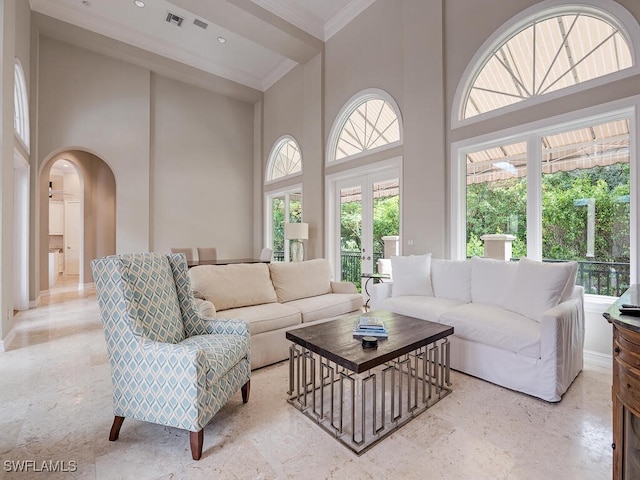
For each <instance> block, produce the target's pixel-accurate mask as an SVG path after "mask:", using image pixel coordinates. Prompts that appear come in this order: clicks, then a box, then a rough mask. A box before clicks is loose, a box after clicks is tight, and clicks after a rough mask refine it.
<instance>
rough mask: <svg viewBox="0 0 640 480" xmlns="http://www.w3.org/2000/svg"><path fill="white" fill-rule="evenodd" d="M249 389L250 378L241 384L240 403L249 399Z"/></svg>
mask: <svg viewBox="0 0 640 480" xmlns="http://www.w3.org/2000/svg"><path fill="white" fill-rule="evenodd" d="M250 391H251V380H248V381H247V383H245V384H244V385H243V386H242V403H247V402H248V401H249V393H250Z"/></svg>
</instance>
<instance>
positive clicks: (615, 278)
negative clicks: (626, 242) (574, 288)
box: [544, 260, 631, 297]
mask: <svg viewBox="0 0 640 480" xmlns="http://www.w3.org/2000/svg"><path fill="white" fill-rule="evenodd" d="M544 261H545V262H547V261H549V262H554V261H557V260H544ZM630 273H631V265H630V264H629V263H620V262H589V261H584V260H578V273H577V274H576V285H582V286H583V287H584V293H590V294H593V295H609V296H611V297H619V296H620V295H622V294H623V293H624V291H625V290H626V289H627V288H629V285H630V280H631V275H630Z"/></svg>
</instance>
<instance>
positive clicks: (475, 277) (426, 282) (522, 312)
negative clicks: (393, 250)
mask: <svg viewBox="0 0 640 480" xmlns="http://www.w3.org/2000/svg"><path fill="white" fill-rule="evenodd" d="M391 263H392V271H393V282H386V283H378V284H376V285H373V286H372V288H370V290H369V293H370V295H371V306H372V308H373V309H379V310H389V311H392V312H396V313H400V314H404V315H409V316H412V317H417V318H421V319H424V320H430V321H433V322H438V323H443V324H446V325H450V326H453V327H454V334H453V335H452V336H451V337H450V341H451V367H452V368H453V369H455V370H459V371H461V372H464V373H467V374H470V375H473V376H476V377H479V378H482V379H484V380H487V381H489V382H493V383H495V384H497V385H501V386H504V387H507V388H510V389H513V390H517V391H519V392H524V393H526V394H529V395H533V396H535V397H538V398H541V399H543V400H546V401H549V402H557V401H559V400H560V399H561V397H562V395H563V394H564V392H565V391H566V390H567V389H568V388H569V385H571V382H573V380H574V379H575V378H576V376H577V375H578V373H580V371H581V370H582V367H583V345H584V292H583V288H582V287H580V286H576V285H575V277H576V270H577V263H576V262H562V263H546V262H544V263H543V262H535V261H532V260H529V259H526V258H525V259H521V260H520V261H519V262H505V261H499V260H491V259H486V258H478V257H474V258H472V259H471V260H464V261H453V260H440V259H433V260H432V259H431V256H430V255H416V256H409V257H392V259H391Z"/></svg>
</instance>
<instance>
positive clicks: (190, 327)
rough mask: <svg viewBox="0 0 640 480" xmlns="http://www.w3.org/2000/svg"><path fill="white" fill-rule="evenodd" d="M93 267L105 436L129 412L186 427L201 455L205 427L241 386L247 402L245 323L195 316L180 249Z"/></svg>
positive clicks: (112, 435) (112, 434) (104, 261)
mask: <svg viewBox="0 0 640 480" xmlns="http://www.w3.org/2000/svg"><path fill="white" fill-rule="evenodd" d="M91 268H92V271H93V278H94V281H95V285H96V294H97V297H98V304H99V306H100V312H101V315H102V323H103V326H104V334H105V339H106V341H107V353H108V355H109V361H110V363H111V372H112V383H113V409H114V414H115V419H114V421H113V426H112V427H111V432H110V434H109V440H111V441H115V440H117V439H118V435H119V433H120V427H121V426H122V422H123V421H124V419H125V417H132V418H135V419H138V420H143V421H146V422H153V423H159V424H161V425H168V426H171V427H176V428H182V429H185V430H189V432H190V443H191V454H192V456H193V459H194V460H198V459H200V456H201V455H202V443H203V440H204V433H203V432H204V426H205V425H206V424H207V423H209V421H210V420H211V418H212V417H213V416H214V415H215V414H216V413H217V412H218V410H220V408H222V406H223V405H224V404H225V403H226V402H227V401H228V400H229V399H230V398H231V397H232V396H233V395H234V394H235V393H236V392H237V391H238V390H239V389H241V390H242V400H243V402H244V403H246V402H247V401H248V400H249V387H250V381H249V379H250V375H251V362H250V358H249V351H250V345H251V344H250V342H251V337H250V334H249V325H248V323H247V322H245V321H243V320H220V319H217V320H213V319H206V318H204V317H200V316H199V314H198V313H197V309H196V308H195V306H194V300H193V294H192V292H191V286H190V283H189V277H188V275H187V262H186V258H185V256H184V254H170V255H162V254H157V253H140V254H130V255H120V256H110V257H105V258H98V259H96V260H93V261H92V262H91Z"/></svg>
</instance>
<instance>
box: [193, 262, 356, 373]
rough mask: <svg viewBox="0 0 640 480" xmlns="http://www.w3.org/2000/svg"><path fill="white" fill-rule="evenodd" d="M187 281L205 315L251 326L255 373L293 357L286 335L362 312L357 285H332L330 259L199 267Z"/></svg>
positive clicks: (195, 268) (342, 283) (201, 311)
mask: <svg viewBox="0 0 640 480" xmlns="http://www.w3.org/2000/svg"><path fill="white" fill-rule="evenodd" d="M189 278H190V280H191V288H192V289H193V293H194V297H195V298H196V305H197V306H198V308H199V310H200V313H201V314H203V315H204V316H207V317H214V318H242V319H244V320H247V321H248V322H249V324H250V329H251V368H252V369H255V368H259V367H263V366H265V365H270V364H272V363H275V362H279V361H281V360H285V359H286V358H288V357H289V345H290V342H289V341H288V340H287V339H286V337H285V332H286V331H287V330H288V329H290V328H294V327H296V326H299V325H300V324H302V323H314V322H319V321H324V320H326V319H327V318H335V317H339V316H342V315H346V314H350V313H353V312H359V311H361V309H362V295H360V294H359V293H358V292H357V289H356V287H355V285H354V284H353V283H351V282H334V281H332V280H331V266H330V265H329V261H328V260H326V259H315V260H308V261H304V262H291V263H271V264H266V263H255V264H236V265H200V266H196V267H193V268H191V269H190V270H189Z"/></svg>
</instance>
